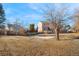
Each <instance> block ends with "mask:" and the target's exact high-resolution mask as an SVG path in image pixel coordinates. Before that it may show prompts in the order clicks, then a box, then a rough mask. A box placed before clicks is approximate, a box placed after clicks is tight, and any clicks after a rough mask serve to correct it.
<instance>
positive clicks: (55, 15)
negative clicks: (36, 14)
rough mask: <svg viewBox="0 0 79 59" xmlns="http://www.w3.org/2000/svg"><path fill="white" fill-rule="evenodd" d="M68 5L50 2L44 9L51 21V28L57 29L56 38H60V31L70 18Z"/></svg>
mask: <svg viewBox="0 0 79 59" xmlns="http://www.w3.org/2000/svg"><path fill="white" fill-rule="evenodd" d="M67 9H68V7H66V6H65V5H64V6H62V5H59V6H58V5H56V4H48V5H47V6H45V7H44V9H42V10H43V11H44V15H45V16H44V17H45V18H46V19H47V20H48V21H49V23H50V25H49V26H50V28H51V29H52V30H54V31H55V34H56V39H57V40H59V32H60V29H61V28H62V27H63V24H65V23H66V21H67V19H68V18H69V14H68V13H67Z"/></svg>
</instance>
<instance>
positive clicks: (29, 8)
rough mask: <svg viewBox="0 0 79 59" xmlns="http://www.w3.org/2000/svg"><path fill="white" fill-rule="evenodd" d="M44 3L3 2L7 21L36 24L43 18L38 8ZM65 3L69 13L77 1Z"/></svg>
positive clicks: (44, 4)
mask: <svg viewBox="0 0 79 59" xmlns="http://www.w3.org/2000/svg"><path fill="white" fill-rule="evenodd" d="M46 5H47V4H46V3H36V4H35V3H4V4H3V7H4V10H5V14H6V18H7V23H14V22H15V20H16V19H18V22H20V23H21V24H22V25H23V26H25V27H27V26H28V25H29V24H31V23H34V24H35V25H37V23H38V22H39V21H43V20H44V19H43V17H42V13H43V11H42V10H41V9H40V8H41V7H44V6H46ZM62 5H63V4H62ZM66 5H67V6H68V7H69V8H70V13H73V9H74V8H75V7H78V6H79V4H77V3H76V4H74V3H70V4H66Z"/></svg>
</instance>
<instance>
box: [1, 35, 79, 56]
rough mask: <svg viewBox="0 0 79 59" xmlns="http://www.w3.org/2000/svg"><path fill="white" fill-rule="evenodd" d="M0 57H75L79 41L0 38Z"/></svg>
mask: <svg viewBox="0 0 79 59" xmlns="http://www.w3.org/2000/svg"><path fill="white" fill-rule="evenodd" d="M0 55H3V56H5V55H6V56H7V55H9V56H20V55H21V56H54V55H55V56H71V55H72V56H73V55H75V56H77V55H79V40H78V39H74V40H60V41H57V40H55V39H49V40H42V39H39V40H38V39H36V38H35V37H23V36H2V37H0Z"/></svg>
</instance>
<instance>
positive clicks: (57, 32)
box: [55, 28, 60, 40]
mask: <svg viewBox="0 0 79 59" xmlns="http://www.w3.org/2000/svg"><path fill="white" fill-rule="evenodd" d="M55 34H56V39H57V40H60V39H59V29H58V28H57V29H55Z"/></svg>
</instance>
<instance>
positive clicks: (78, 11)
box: [73, 7, 79, 32]
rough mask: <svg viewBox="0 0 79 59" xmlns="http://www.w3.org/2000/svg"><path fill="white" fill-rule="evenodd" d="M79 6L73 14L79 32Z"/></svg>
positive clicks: (75, 26) (75, 27) (76, 29)
mask: <svg viewBox="0 0 79 59" xmlns="http://www.w3.org/2000/svg"><path fill="white" fill-rule="evenodd" d="M78 8H79V7H77V8H75V12H74V15H73V20H74V29H75V31H76V32H79V9H78Z"/></svg>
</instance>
